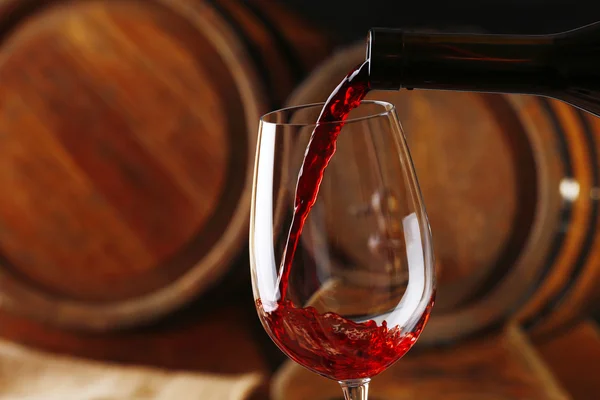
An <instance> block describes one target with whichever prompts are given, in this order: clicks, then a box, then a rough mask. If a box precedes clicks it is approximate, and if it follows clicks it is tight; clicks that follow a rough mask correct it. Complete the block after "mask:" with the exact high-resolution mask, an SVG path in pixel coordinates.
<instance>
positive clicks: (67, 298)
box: [0, 0, 264, 329]
mask: <svg viewBox="0 0 600 400" xmlns="http://www.w3.org/2000/svg"><path fill="white" fill-rule="evenodd" d="M3 7H4V8H3V9H2V10H1V11H2V13H1V14H0V16H1V17H0V18H2V19H1V21H2V25H1V26H2V27H3V28H4V29H3V31H2V34H3V36H2V39H3V43H2V48H1V49H0V51H1V52H0V57H1V58H0V93H1V94H0V101H1V102H2V104H1V106H0V110H1V111H0V186H2V188H3V194H2V195H0V266H1V269H0V284H1V286H2V290H0V296H2V299H3V301H2V305H3V306H8V307H10V308H11V309H12V310H16V311H18V312H21V313H25V314H27V315H30V316H34V317H36V318H39V319H43V320H46V321H48V322H53V323H57V324H62V325H67V326H70V327H75V328H89V329H108V328H111V327H118V326H125V325H131V324H134V323H137V322H140V321H143V320H147V319H149V318H153V317H155V316H157V315H161V314H163V313H165V312H167V311H169V310H171V309H172V308H173V307H175V306H177V305H179V304H181V303H183V302H185V301H187V300H188V299H189V298H191V297H192V296H195V295H196V294H198V293H199V292H201V291H202V290H203V289H204V288H205V287H206V286H207V285H209V284H211V283H212V282H214V281H215V280H216V279H217V278H218V277H219V276H220V275H222V273H223V272H224V270H225V267H226V264H227V262H228V261H229V260H230V258H231V257H232V256H233V255H234V254H235V253H237V252H239V250H240V245H241V241H242V240H243V238H245V237H246V235H247V228H246V227H247V223H248V215H249V214H248V213H249V203H250V200H249V194H250V189H251V177H252V165H253V162H254V157H253V155H254V149H255V136H256V132H257V122H258V117H259V116H260V114H261V113H262V112H263V111H264V107H263V100H262V95H261V94H260V93H261V90H260V86H259V85H258V83H257V79H256V76H255V73H254V72H253V68H252V66H251V64H250V62H249V61H248V60H247V59H246V58H247V57H246V55H245V53H244V51H243V47H242V46H241V44H240V43H239V42H238V38H237V37H236V36H235V35H234V33H232V32H231V31H230V29H229V27H228V26H227V25H226V24H225V23H224V22H223V21H222V20H221V19H220V17H219V15H218V14H217V13H216V12H215V11H214V10H213V9H211V8H210V7H208V6H207V4H205V3H203V2H190V1H183V0H182V1H166V0H165V1H159V0H156V1H136V0H124V1H117V2H115V1H105V0H95V1H70V2H60V1H42V2H35V1H21V2H16V1H13V2H5V3H4V5H3Z"/></svg>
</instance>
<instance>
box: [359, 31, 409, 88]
mask: <svg viewBox="0 0 600 400" xmlns="http://www.w3.org/2000/svg"><path fill="white" fill-rule="evenodd" d="M403 48H404V33H403V32H402V31H401V30H399V29H388V28H371V29H369V32H368V34H367V39H366V53H365V57H366V61H368V62H369V67H368V73H369V82H370V85H371V89H375V90H399V89H400V88H401V81H402V79H401V78H402V65H403V60H402V58H403Z"/></svg>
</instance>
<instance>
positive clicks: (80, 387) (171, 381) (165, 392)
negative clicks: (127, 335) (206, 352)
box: [0, 340, 263, 400]
mask: <svg viewBox="0 0 600 400" xmlns="http://www.w3.org/2000/svg"><path fill="white" fill-rule="evenodd" d="M262 378H263V377H262V376H261V375H260V374H258V373H256V374H254V373H249V374H243V375H233V376H226V375H213V374H204V373H203V374H198V373H175V372H167V371H161V370H156V369H150V368H141V367H127V366H121V365H115V364H106V363H99V362H93V361H87V360H81V359H74V358H70V357H59V356H55V355H52V354H47V353H42V352H38V351H33V350H30V349H27V348H24V347H22V346H18V345H15V344H13V343H9V342H6V341H1V340H0V400H200V399H201V400H242V399H246V398H247V397H248V396H249V394H250V393H251V392H252V391H253V390H254V389H256V388H257V387H258V386H259V385H260V384H261V382H262Z"/></svg>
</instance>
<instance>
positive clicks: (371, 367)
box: [250, 101, 435, 400]
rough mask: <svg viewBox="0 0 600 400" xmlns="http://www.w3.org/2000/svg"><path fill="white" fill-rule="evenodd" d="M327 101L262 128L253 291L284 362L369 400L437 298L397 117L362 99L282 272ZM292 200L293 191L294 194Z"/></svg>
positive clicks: (423, 218)
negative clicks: (303, 173) (300, 183)
mask: <svg viewBox="0 0 600 400" xmlns="http://www.w3.org/2000/svg"><path fill="white" fill-rule="evenodd" d="M322 108H323V104H311V105H303V106H298V107H291V108H286V109H282V110H277V111H274V112H271V113H269V114H266V115H264V116H263V117H262V118H261V120H260V126H259V138H258V145H257V151H256V164H255V172H254V183H253V195H252V206H251V221H250V262H251V272H252V274H251V275H252V286H253V293H254V299H255V302H256V308H257V311H258V315H259V318H260V320H261V322H262V325H263V327H264V329H265V330H266V332H267V333H268V334H269V336H270V337H271V339H272V340H273V342H274V343H275V344H276V345H277V346H278V347H279V349H280V350H281V351H282V352H283V353H285V354H286V355H287V356H288V357H289V358H290V359H292V360H294V361H295V362H297V363H298V364H300V365H302V366H304V367H306V368H308V369H309V370H311V371H313V372H315V373H317V374H319V375H322V376H324V377H327V378H329V379H332V380H335V381H338V382H339V383H340V385H341V387H342V390H343V392H344V396H345V398H346V399H353V400H356V399H361V400H366V399H367V395H368V388H369V382H370V380H371V378H372V377H374V376H375V375H377V374H379V373H381V372H382V371H384V370H385V369H386V368H388V367H389V366H391V365H392V364H393V363H395V362H396V361H397V360H399V359H400V358H401V357H402V356H403V355H404V354H406V352H407V351H408V350H410V348H411V347H412V346H413V345H414V343H415V342H416V340H417V339H418V337H419V335H420V333H421V331H422V330H423V328H424V326H425V324H426V323H427V319H428V317H429V313H430V312H431V308H432V306H433V301H434V297H435V274H434V260H433V249H432V240H431V232H430V227H429V222H428V218H427V214H426V211H425V207H424V204H423V200H422V195H421V192H420V189H419V185H418V182H417V177H416V174H415V171H414V166H413V163H412V160H411V157H410V153H409V149H408V147H407V144H406V140H405V137H404V134H403V132H402V128H401V126H400V123H399V121H398V117H397V114H396V110H395V108H394V106H393V105H392V104H390V103H386V102H381V101H362V102H361V104H360V106H359V107H357V108H356V109H354V110H353V111H352V112H351V113H350V114H349V116H348V119H347V120H346V121H345V122H341V121H337V122H335V121H334V122H328V123H327V124H330V125H331V128H332V129H333V128H334V127H335V125H336V124H337V125H338V126H339V125H343V126H342V128H341V132H340V134H339V136H338V138H337V143H336V152H335V153H334V155H333V157H332V158H331V160H330V162H329V164H328V166H327V168H326V169H325V171H324V176H323V179H322V182H321V186H320V190H319V192H318V195H317V198H316V202H315V203H314V206H313V208H312V210H311V211H310V213H309V214H308V217H307V218H306V220H305V225H304V229H303V231H302V233H301V236H300V239H299V242H298V246H297V249H296V252H295V256H294V258H293V260H292V262H291V264H290V265H283V264H282V263H283V260H284V250H285V248H286V243H287V240H288V236H289V234H290V226H291V221H292V216H293V212H294V204H295V196H296V184H297V180H298V174H299V171H300V170H301V166H302V163H303V160H304V155H305V152H306V149H307V145H308V143H309V140H310V138H311V134H312V132H313V130H314V129H315V124H316V121H317V118H318V116H319V113H320V112H321V109H322ZM299 193H300V192H299Z"/></svg>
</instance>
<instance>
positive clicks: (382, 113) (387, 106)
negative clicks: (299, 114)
mask: <svg viewBox="0 0 600 400" xmlns="http://www.w3.org/2000/svg"><path fill="white" fill-rule="evenodd" d="M360 104H361V105H362V104H374V105H378V106H382V107H383V108H384V109H383V110H382V111H378V112H373V113H370V114H369V115H364V116H361V117H354V118H348V119H345V120H343V121H342V120H336V121H327V122H321V123H319V124H318V125H329V124H331V125H334V124H341V123H343V124H350V123H353V122H360V121H365V120H369V119H372V118H377V117H383V116H385V115H389V114H391V113H393V112H394V111H395V110H396V106H395V105H394V104H392V103H390V102H388V101H383V100H362V101H361V102H360ZM324 105H325V102H324V101H323V102H318V103H307V104H299V105H296V106H289V107H283V108H280V109H278V110H273V111H270V112H268V113H266V114H264V115H263V116H261V117H260V122H261V124H271V125H279V126H304V127H306V126H316V125H317V121H313V122H306V123H301V122H272V121H267V119H268V118H269V117H272V116H273V115H275V114H280V113H283V112H289V111H294V110H301V109H308V108H315V107H319V109H322V108H323V106H324ZM359 107H360V106H359Z"/></svg>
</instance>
